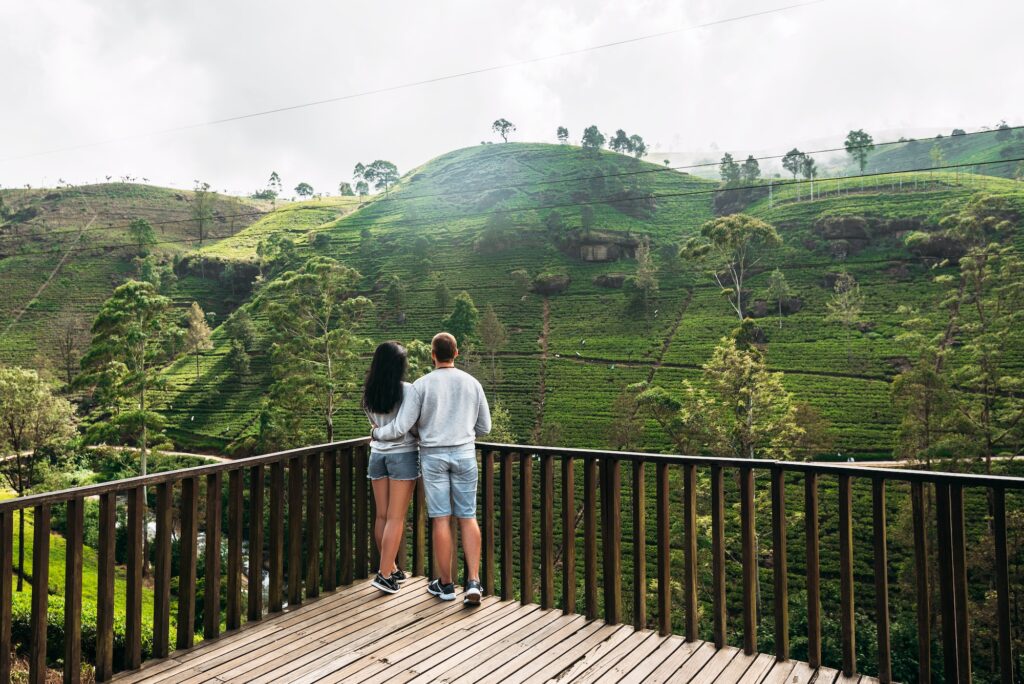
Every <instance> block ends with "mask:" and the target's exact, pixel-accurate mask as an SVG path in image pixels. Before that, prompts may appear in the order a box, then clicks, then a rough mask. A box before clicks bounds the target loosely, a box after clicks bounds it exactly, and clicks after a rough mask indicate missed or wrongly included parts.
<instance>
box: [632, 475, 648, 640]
mask: <svg viewBox="0 0 1024 684" xmlns="http://www.w3.org/2000/svg"><path fill="white" fill-rule="evenodd" d="M632 484H633V487H632V494H633V530H632V531H633V628H634V629H644V628H645V627H646V626H647V492H646V486H645V483H644V463H643V462H642V461H635V462H634V463H633V482H632Z"/></svg>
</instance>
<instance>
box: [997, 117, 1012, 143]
mask: <svg viewBox="0 0 1024 684" xmlns="http://www.w3.org/2000/svg"><path fill="white" fill-rule="evenodd" d="M1010 134H1011V131H1010V126H1009V124H1007V123H1006V121H1005V120H1003V121H1000V122H999V123H997V124H996V140H998V141H999V142H1006V141H1007V140H1009V139H1010Z"/></svg>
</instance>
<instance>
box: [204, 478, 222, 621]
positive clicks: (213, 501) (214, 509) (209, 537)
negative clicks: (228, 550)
mask: <svg viewBox="0 0 1024 684" xmlns="http://www.w3.org/2000/svg"><path fill="white" fill-rule="evenodd" d="M221 477H222V476H221V474H220V473H213V474H211V475H207V476H206V549H205V557H204V570H205V574H204V576H203V586H204V590H203V591H204V594H203V638H204V639H215V638H217V636H218V635H219V634H220V610H221V603H220V576H221V575H220V549H221V540H222V535H221V514H222V512H223V504H222V499H221V485H222V482H223V481H222V479H221ZM214 587H216V589H214Z"/></svg>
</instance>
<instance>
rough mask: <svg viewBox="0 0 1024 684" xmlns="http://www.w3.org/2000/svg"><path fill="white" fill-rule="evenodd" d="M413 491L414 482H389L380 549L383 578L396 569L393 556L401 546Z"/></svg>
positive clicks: (414, 487)
mask: <svg viewBox="0 0 1024 684" xmlns="http://www.w3.org/2000/svg"><path fill="white" fill-rule="evenodd" d="M415 489H416V480H391V487H390V491H389V493H388V510H387V521H386V523H385V526H384V534H383V536H382V542H381V548H380V574H382V575H384V576H385V577H387V576H388V575H390V574H391V573H392V572H394V571H395V570H396V569H398V565H397V563H396V559H395V556H396V555H397V554H398V547H399V546H401V544H402V535H403V534H405V516H406V514H407V513H408V512H409V502H410V501H412V493H413V491H415Z"/></svg>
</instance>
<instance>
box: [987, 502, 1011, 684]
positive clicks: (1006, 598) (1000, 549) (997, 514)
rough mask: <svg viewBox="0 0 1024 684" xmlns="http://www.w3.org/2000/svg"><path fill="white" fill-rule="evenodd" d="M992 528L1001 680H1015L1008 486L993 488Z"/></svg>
mask: <svg viewBox="0 0 1024 684" xmlns="http://www.w3.org/2000/svg"><path fill="white" fill-rule="evenodd" d="M992 511H993V519H992V531H993V538H994V539H993V541H994V543H995V551H996V557H995V564H996V565H995V574H996V606H997V608H996V621H997V622H998V623H999V680H1000V681H1001V682H1003V684H1009V683H1010V682H1012V681H1013V649H1012V635H1011V632H1010V581H1009V575H1008V574H1007V554H1006V490H1005V489H1003V488H1002V487H996V488H995V489H993V491H992Z"/></svg>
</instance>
